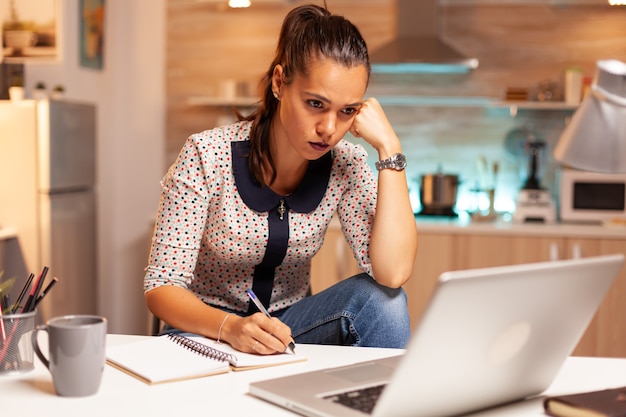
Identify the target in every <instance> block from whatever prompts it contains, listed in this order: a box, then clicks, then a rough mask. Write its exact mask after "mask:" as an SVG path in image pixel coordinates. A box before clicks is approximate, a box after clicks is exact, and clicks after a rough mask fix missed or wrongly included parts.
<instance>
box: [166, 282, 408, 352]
mask: <svg viewBox="0 0 626 417" xmlns="http://www.w3.org/2000/svg"><path fill="white" fill-rule="evenodd" d="M217 308H220V309H222V310H224V311H228V312H229V313H234V314H238V315H242V313H241V312H237V311H231V310H228V309H224V308H223V307H217ZM272 316H274V317H278V318H279V319H280V320H281V321H282V322H283V323H285V324H286V325H288V326H289V327H290V328H291V332H292V336H293V338H294V340H295V341H296V343H305V344H319V345H342V346H367V347H381V348H404V347H405V346H406V343H407V342H408V341H409V338H410V337H411V324H410V319H409V312H408V308H407V298H406V293H405V292H404V290H403V289H402V288H396V289H394V288H389V287H384V286H382V285H380V284H378V283H377V282H376V281H374V279H373V278H372V277H371V276H369V275H368V274H365V273H362V274H359V275H355V276H353V277H350V278H348V279H345V280H343V281H341V282H339V283H337V284H335V285H333V286H332V287H330V288H327V289H326V290H324V291H322V292H320V293H318V294H315V295H311V296H308V297H306V298H305V299H303V300H300V301H298V302H297V303H295V304H294V305H292V306H290V307H287V308H285V309H283V310H280V311H277V312H274V313H272ZM171 331H173V332H178V331H177V330H176V329H174V328H172V327H171V326H169V325H167V324H166V325H165V328H164V329H163V332H165V333H166V332H171Z"/></svg>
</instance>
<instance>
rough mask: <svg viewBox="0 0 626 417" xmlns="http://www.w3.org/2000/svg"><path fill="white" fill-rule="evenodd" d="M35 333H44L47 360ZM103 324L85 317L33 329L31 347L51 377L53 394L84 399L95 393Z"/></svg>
mask: <svg viewBox="0 0 626 417" xmlns="http://www.w3.org/2000/svg"><path fill="white" fill-rule="evenodd" d="M39 331H45V332H47V333H48V349H49V358H50V359H48V358H46V357H45V356H44V355H43V353H42V352H41V350H40V349H39V344H38V341H37V336H38V334H39ZM106 333H107V321H106V319H105V318H104V317H100V316H89V315H74V316H61V317H55V318H53V319H50V320H48V322H47V323H46V324H45V325H41V326H37V328H36V329H35V331H34V332H33V334H32V344H33V349H34V351H35V353H36V354H37V357H39V359H40V360H41V361H42V362H43V364H44V365H46V367H47V368H48V370H49V371H50V373H51V374H52V382H53V383H54V389H55V390H56V392H57V394H58V395H60V396H64V397H84V396H87V395H93V394H95V393H97V392H98V389H99V388H100V382H101V380H102V372H103V371H104V365H105V360H106V356H105V342H106Z"/></svg>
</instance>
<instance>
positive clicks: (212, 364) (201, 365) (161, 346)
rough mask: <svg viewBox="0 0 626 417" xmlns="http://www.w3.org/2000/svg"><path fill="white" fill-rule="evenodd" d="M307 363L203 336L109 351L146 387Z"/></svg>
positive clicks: (161, 338)
mask: <svg viewBox="0 0 626 417" xmlns="http://www.w3.org/2000/svg"><path fill="white" fill-rule="evenodd" d="M304 360H306V357H304V356H302V355H298V354H291V353H281V354H276V355H254V354H250V353H244V352H239V351H238V350H236V349H234V348H233V347H231V346H230V345H228V344H226V343H218V342H216V341H215V340H212V339H209V338H206V337H202V336H184V335H181V334H174V333H169V334H166V335H163V336H154V337H150V338H148V339H145V340H141V341H139V342H133V343H128V344H125V345H119V346H113V347H109V348H107V363H108V364H109V365H111V366H113V367H115V368H117V369H120V370H121V371H123V372H126V373H128V374H130V375H132V376H134V377H136V378H138V379H140V380H141V381H143V382H145V383H147V384H159V383H164V382H174V381H182V380H186V379H192V378H200V377H204V376H209V375H216V374H221V373H226V372H230V371H231V370H233V371H244V370H248V369H255V368H262V367H267V366H276V365H284V364H288V363H293V362H300V361H304Z"/></svg>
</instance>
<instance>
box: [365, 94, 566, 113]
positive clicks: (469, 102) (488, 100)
mask: <svg viewBox="0 0 626 417" xmlns="http://www.w3.org/2000/svg"><path fill="white" fill-rule="evenodd" d="M377 98H378V101H379V102H380V103H381V104H382V105H388V106H429V107H485V108H508V109H511V111H512V112H513V111H516V110H517V109H519V110H575V109H576V108H577V107H578V105H573V104H567V103H565V102H561V101H551V102H540V101H506V100H500V99H498V98H494V97H480V96H379V97H377Z"/></svg>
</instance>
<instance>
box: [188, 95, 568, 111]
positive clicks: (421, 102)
mask: <svg viewBox="0 0 626 417" xmlns="http://www.w3.org/2000/svg"><path fill="white" fill-rule="evenodd" d="M376 98H377V99H378V101H379V102H380V104H382V105H383V106H402V107H405V106H406V107H409V106H427V107H480V108H494V109H504V108H508V109H509V111H510V113H511V114H515V113H517V111H518V110H575V109H576V108H577V107H578V106H577V105H572V104H567V103H564V102H558V101H552V102H539V101H504V100H500V99H497V98H494V97H479V96H376ZM259 101H260V98H258V97H232V98H226V97H211V96H193V97H189V98H188V99H187V104H188V105H189V106H206V107H255V106H256V105H257V104H258V103H259Z"/></svg>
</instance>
